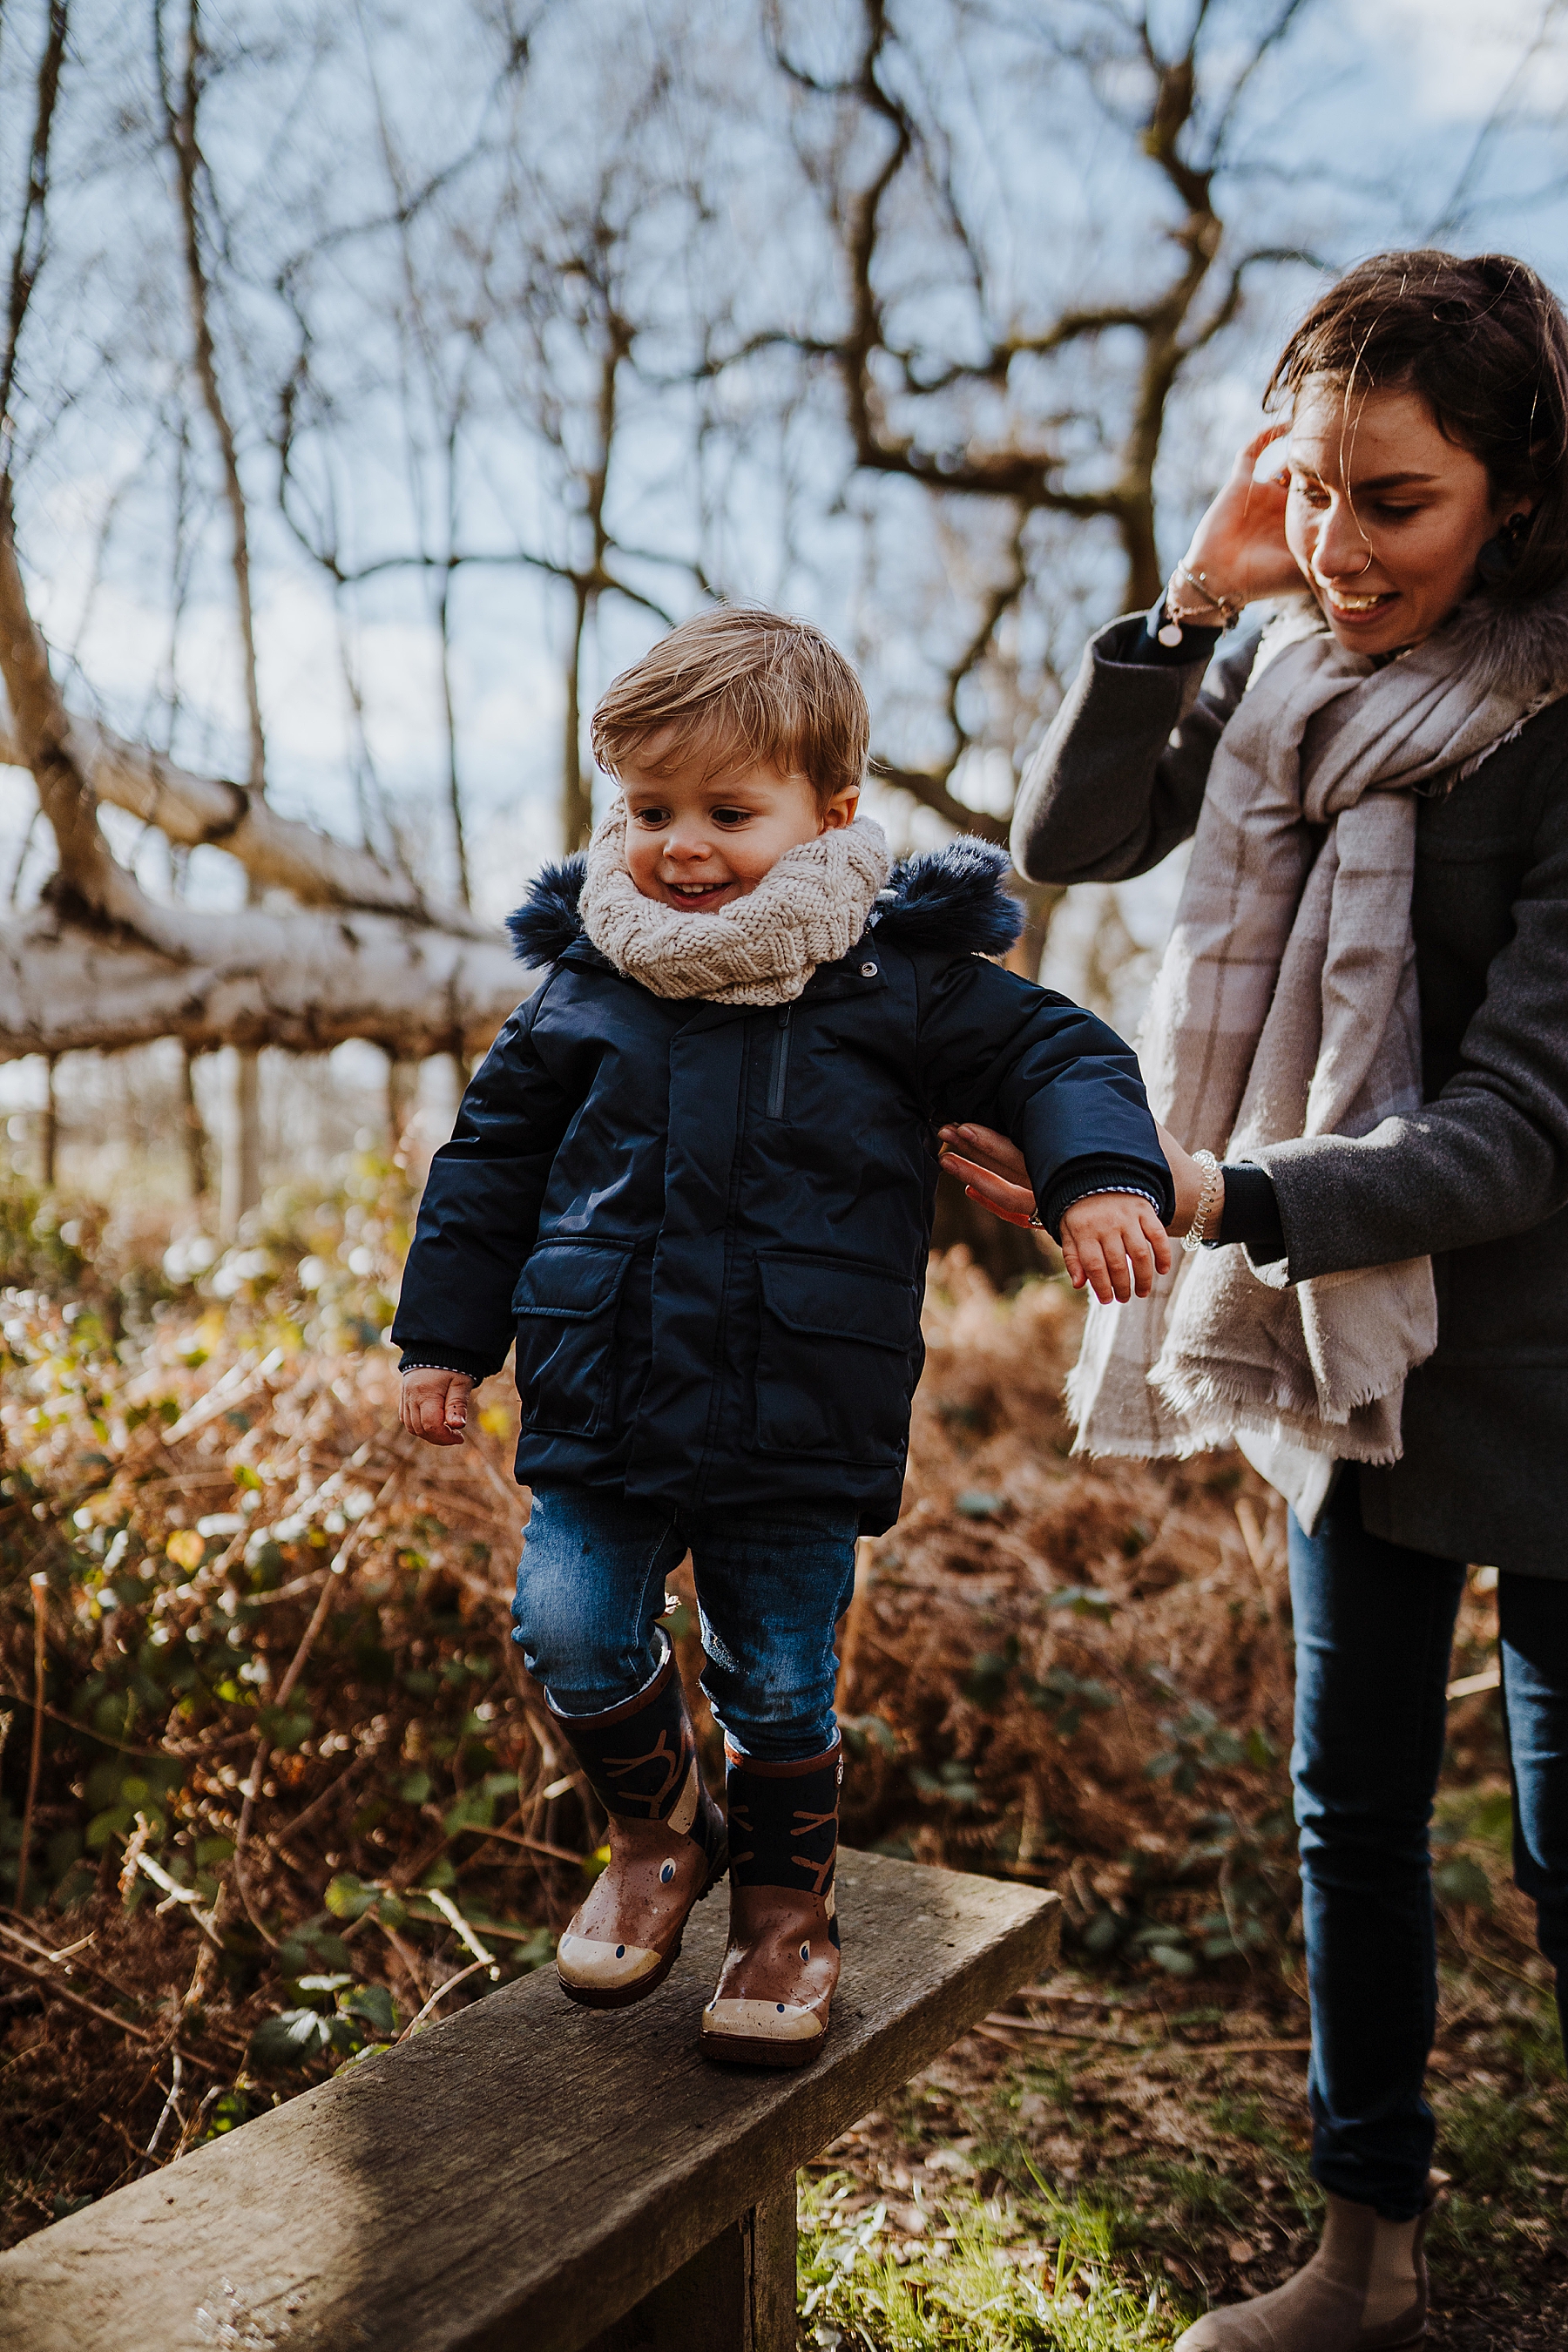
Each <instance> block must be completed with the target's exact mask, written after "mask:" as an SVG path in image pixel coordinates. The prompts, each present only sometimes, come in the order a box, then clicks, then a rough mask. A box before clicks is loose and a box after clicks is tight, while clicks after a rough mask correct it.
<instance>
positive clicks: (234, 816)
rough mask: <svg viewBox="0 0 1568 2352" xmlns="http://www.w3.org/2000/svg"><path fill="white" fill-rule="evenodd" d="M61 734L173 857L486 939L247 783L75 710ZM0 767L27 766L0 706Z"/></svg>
mask: <svg viewBox="0 0 1568 2352" xmlns="http://www.w3.org/2000/svg"><path fill="white" fill-rule="evenodd" d="M66 730H67V733H68V740H69V746H70V751H71V755H72V757H73V760H74V761H75V764H76V766H77V767H78V768H79V771H80V773H81V777H82V781H83V782H84V783H85V785H86V786H87V789H88V791H89V793H90V794H91V796H92V798H93V799H94V800H98V801H107V802H108V803H110V807H112V808H121V809H125V810H127V811H129V813H130V814H131V815H132V816H136V817H140V818H141V820H142V823H143V824H154V825H156V826H157V828H158V830H159V832H160V833H161V834H163V836H164V838H165V840H167V841H170V842H172V843H173V844H174V846H175V847H176V848H177V849H195V848H197V847H198V846H200V845H203V844H205V845H210V846H211V847H213V848H216V849H221V850H224V851H226V854H227V855H228V856H230V857H233V858H236V859H237V861H238V863H239V864H240V865H241V866H243V867H244V869H245V871H246V873H247V876H248V877H249V878H250V880H251V882H252V883H253V884H255V885H256V886H257V887H259V888H262V889H279V890H287V891H289V893H290V894H291V895H292V896H293V897H294V898H297V899H299V900H300V903H301V905H303V906H307V907H364V908H376V909H378V910H379V911H380V912H382V913H384V914H388V915H416V916H418V917H419V919H421V920H422V921H425V922H434V923H439V924H441V925H442V927H443V928H444V929H447V930H458V931H462V932H464V933H466V934H467V935H468V937H470V938H475V939H478V938H481V937H482V938H487V939H488V938H493V937H494V929H493V926H491V927H486V926H483V925H481V924H480V923H479V922H478V921H477V920H476V919H474V917H473V916H472V915H469V914H468V913H467V912H466V911H465V909H463V908H459V907H454V906H451V905H448V904H445V903H443V902H442V901H441V900H439V899H438V898H433V897H430V896H427V895H426V893H425V892H424V891H422V890H421V889H420V888H419V887H418V885H417V884H416V883H415V882H414V881H412V880H410V878H409V877H408V876H407V875H405V874H399V873H397V872H395V870H394V869H393V868H392V867H391V866H386V865H384V863H383V862H382V860H381V859H380V858H379V857H377V856H374V854H373V853H372V852H371V851H369V850H366V849H356V848H353V847H351V845H349V844H348V843H347V842H346V841H335V840H334V839H333V838H332V836H331V835H330V834H326V833H319V832H318V831H317V830H316V828H315V826H314V825H310V824H303V823H301V822H300V820H299V819H298V818H295V817H286V816H279V815H278V814H276V812H275V811H274V810H272V809H271V808H269V807H268V804H267V803H266V801H265V800H263V799H262V798H260V797H259V795H258V794H256V793H252V792H251V790H250V788H249V786H248V785H247V784H238V783H234V782H229V781H228V780H227V779H225V778H219V777H216V776H198V775H195V774H194V773H193V772H191V770H190V769H188V768H182V767H179V766H177V765H176V764H175V762H174V761H173V760H170V759H166V758H165V757H164V756H163V753H162V752H160V751H151V750H149V749H148V748H147V746H146V745H144V744H141V743H128V742H127V741H126V740H125V739H124V737H123V736H121V735H116V734H115V733H114V732H113V731H112V730H110V728H107V727H100V725H99V723H98V721H97V720H96V719H87V718H84V717H82V716H81V714H80V713H79V712H77V711H69V712H68V713H67V714H66ZM0 761H3V762H4V763H5V764H6V765H7V766H16V767H18V768H27V767H31V765H32V758H31V755H30V753H29V750H28V744H27V739H26V734H25V732H24V730H23V729H22V728H21V727H20V726H19V725H18V723H17V721H16V718H15V717H14V715H13V713H12V710H11V709H10V708H9V707H8V706H7V705H0ZM12 896H13V898H15V891H13V894H12Z"/></svg>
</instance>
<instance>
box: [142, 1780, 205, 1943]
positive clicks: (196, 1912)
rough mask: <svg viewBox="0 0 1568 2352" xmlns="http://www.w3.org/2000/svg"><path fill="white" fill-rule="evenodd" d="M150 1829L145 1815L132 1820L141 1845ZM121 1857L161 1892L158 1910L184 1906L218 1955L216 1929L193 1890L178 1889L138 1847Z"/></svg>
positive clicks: (160, 1865)
mask: <svg viewBox="0 0 1568 2352" xmlns="http://www.w3.org/2000/svg"><path fill="white" fill-rule="evenodd" d="M151 1828H152V1824H151V1822H149V1821H148V1819H147V1817H146V1815H145V1814H144V1813H138V1814H137V1816H136V1829H137V1833H138V1835H139V1836H140V1837H142V1841H143V1843H145V1839H146V1835H147V1833H148V1832H150V1831H151ZM125 1853H126V1860H127V1862H128V1863H129V1864H132V1867H133V1868H135V1869H137V1870H139V1871H140V1872H141V1873H142V1876H143V1877H144V1878H150V1879H151V1880H152V1882H153V1885H154V1886H161V1887H162V1888H163V1894H164V1896H165V1898H166V1899H165V1900H164V1901H163V1902H162V1903H160V1904H159V1906H158V1908H159V1910H160V1911H166V1910H167V1909H168V1908H169V1905H170V1904H171V1903H183V1904H184V1905H185V1906H186V1907H187V1908H188V1910H189V1912H190V1915H191V1917H192V1918H193V1919H194V1920H195V1924H196V1926H197V1927H199V1928H200V1929H201V1931H202V1933H203V1935H204V1936H205V1937H206V1939H207V1941H208V1943H210V1944H216V1946H217V1948H218V1949H219V1951H222V1949H223V1937H221V1936H220V1935H219V1934H218V1932H217V1927H216V1924H215V1923H214V1921H213V1919H212V1917H211V1916H210V1915H209V1914H208V1913H207V1912H205V1911H204V1910H203V1909H202V1908H201V1900H202V1898H201V1896H200V1895H198V1894H197V1892H196V1890H195V1887H194V1886H182V1885H180V1882H179V1880H178V1879H177V1878H171V1877H170V1875H169V1874H168V1872H167V1871H166V1870H165V1869H164V1868H163V1865H162V1864H160V1863H156V1862H154V1861H153V1859H152V1857H151V1856H150V1855H149V1854H147V1853H144V1852H143V1851H142V1846H141V1845H137V1846H136V1847H135V1850H134V1855H133V1856H132V1847H131V1846H127V1847H126V1849H125Z"/></svg>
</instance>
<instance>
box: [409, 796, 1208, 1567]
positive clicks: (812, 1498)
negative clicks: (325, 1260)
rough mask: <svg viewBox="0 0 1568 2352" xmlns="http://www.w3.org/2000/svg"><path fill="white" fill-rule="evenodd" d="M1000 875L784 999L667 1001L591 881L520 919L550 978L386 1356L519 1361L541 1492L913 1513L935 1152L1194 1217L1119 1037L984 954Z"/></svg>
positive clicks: (956, 848)
mask: <svg viewBox="0 0 1568 2352" xmlns="http://www.w3.org/2000/svg"><path fill="white" fill-rule="evenodd" d="M1005 870H1006V859H1005V856H1003V854H1002V853H1001V852H1000V851H999V850H995V849H993V848H992V847H990V845H988V844H986V843H984V842H979V841H973V840H963V841H959V842H955V843H953V844H952V845H949V847H948V848H946V849H945V850H943V851H942V852H941V853H940V854H938V855H936V856H930V857H923V858H914V859H910V860H906V861H905V862H904V863H903V864H902V865H900V866H898V867H897V868H896V869H895V871H894V874H893V877H892V880H891V884H890V887H889V890H887V891H885V892H884V893H883V894H882V898H881V899H880V901H879V904H878V907H877V908H876V909H875V910H874V913H873V916H872V919H871V922H870V924H869V925H868V928H867V929H866V932H865V934H864V936H863V937H862V938H861V940H859V942H858V945H856V946H855V947H854V948H852V949H851V950H850V951H849V953H848V954H847V956H845V957H843V958H842V959H841V960H840V961H838V962H837V963H831V964H824V965H821V966H819V967H818V969H817V971H816V972H815V973H814V974H813V976H812V978H811V980H810V981H809V982H807V984H806V987H805V992H804V993H803V994H802V995H801V996H800V997H798V998H797V999H796V1000H795V1002H794V1003H789V1004H784V1005H779V1006H767V1007H764V1008H762V1009H760V1010H759V1009H758V1008H756V1007H754V1006H746V1005H726V1004H713V1003H707V1002H706V1001H703V1000H692V999H684V1000H679V1001H672V1000H670V999H667V998H662V997H658V996H655V995H653V994H652V993H651V992H649V991H648V990H647V989H646V988H644V987H643V986H642V985H641V984H640V983H639V982H637V981H633V980H629V979H627V978H626V977H625V975H623V974H622V973H620V972H618V971H616V969H615V967H614V966H613V965H612V964H610V963H609V962H607V961H606V960H605V958H604V957H603V956H602V955H601V954H600V953H599V951H598V950H597V949H596V948H595V947H594V946H593V945H592V943H591V942H590V940H588V939H587V937H586V935H585V933H584V930H583V926H582V921H581V918H580V916H579V914H578V911H577V899H578V894H579V892H580V890H581V887H582V861H581V860H580V859H570V860H568V861H567V863H566V864H565V865H564V866H557V867H554V868H552V869H550V870H547V871H546V872H545V873H544V874H542V876H541V877H539V879H538V880H537V881H536V882H535V884H534V885H533V887H532V891H531V896H530V898H529V899H528V901H527V903H526V904H525V905H524V906H523V907H522V908H520V910H519V911H518V913H517V914H515V915H514V916H513V917H512V918H511V926H510V928H511V930H512V933H513V937H514V939H515V940H516V943H517V949H518V953H519V955H520V956H521V957H522V958H523V959H524V960H525V961H528V962H529V963H531V964H535V965H538V964H545V965H546V967H547V969H546V970H545V972H544V976H543V978H542V981H541V982H540V984H539V986H538V987H537V988H536V989H535V991H534V992H533V994H532V995H531V996H530V997H529V998H528V999H527V1000H526V1002H525V1003H522V1004H521V1005H520V1006H519V1007H518V1009H517V1011H516V1012H515V1013H513V1014H512V1016H511V1018H510V1020H509V1021H508V1023H507V1024H506V1025H505V1027H504V1028H503V1029H502V1031H501V1033H500V1036H499V1037H498V1038H497V1039H496V1042H495V1044H494V1045H493V1046H492V1047H491V1049H490V1052H489V1055H488V1056H487V1057H486V1059H485V1061H484V1063H483V1064H482V1066H480V1068H479V1071H478V1072H477V1073H476V1074H475V1076H474V1078H473V1080H472V1081H471V1083H470V1085H469V1086H468V1091H467V1093H466V1094H465V1095H464V1097H463V1103H462V1108H461V1109H460V1111H459V1113H458V1123H457V1127H456V1129H455V1130H454V1132H453V1136H452V1139H451V1141H450V1142H449V1143H447V1144H446V1145H445V1146H443V1148H442V1150H440V1151H438V1152H437V1155H436V1158H435V1160H434V1162H433V1164H432V1166H431V1170H430V1176H429V1181H428V1182H427V1183H426V1189H425V1196H424V1200H423V1202H421V1205H420V1211H419V1223H418V1229H417V1231H416V1235H415V1240H414V1246H413V1249H412V1251H411V1252H410V1255H409V1259H408V1265H407V1268H406V1270H405V1276H404V1282H403V1295H402V1298H401V1301H400V1304H399V1307H398V1311H397V1318H396V1321H395V1324H394V1326H393V1338H394V1340H395V1342H396V1343H397V1344H399V1345H400V1346H401V1347H402V1348H403V1349H404V1351H405V1356H406V1357H407V1358H408V1360H411V1361H412V1362H416V1363H420V1362H426V1363H435V1364H441V1365H446V1366H448V1367H450V1368H451V1369H453V1370H458V1371H467V1372H470V1373H472V1374H473V1375H474V1376H475V1377H476V1378H481V1377H484V1376H486V1375H488V1374H489V1373H491V1372H494V1371H496V1370H499V1369H500V1365H501V1364H502V1363H503V1362H504V1360H505V1358H506V1353H507V1349H509V1347H510V1346H511V1345H512V1343H513V1340H514V1339H515V1342H516V1347H517V1361H516V1370H517V1384H518V1391H519V1393H520V1396H521V1402H522V1432H521V1440H520V1442H519V1445H518V1452H517V1475H518V1476H519V1477H520V1478H521V1479H523V1480H526V1481H528V1482H529V1483H530V1484H537V1485H547V1486H550V1485H553V1486H608V1487H613V1488H614V1489H615V1490H616V1492H617V1493H625V1494H627V1495H632V1496H638V1497H641V1498H646V1499H647V1500H649V1501H658V1502H665V1503H668V1504H669V1505H670V1506H672V1507H685V1508H688V1509H699V1508H723V1507H745V1508H747V1509H756V1508H768V1507H787V1506H789V1505H791V1504H794V1505H795V1506H796V1507H802V1506H806V1505H814V1506H816V1507H818V1508H820V1507H823V1506H824V1505H826V1506H828V1507H837V1508H843V1507H848V1508H851V1509H858V1512H859V1514H860V1524H861V1527H862V1528H863V1530H864V1532H865V1533H867V1534H868V1535H877V1534H880V1533H881V1531H882V1530H883V1529H884V1528H888V1527H890V1526H891V1525H892V1523H893V1521H894V1519H895V1518H896V1517H898V1511H899V1497H900V1489H901V1486H902V1484H903V1475H904V1457H905V1453H906V1449H907V1446H908V1442H909V1423H910V1397H911V1395H912V1394H913V1391H914V1386H915V1382H916V1381H917V1380H918V1379H919V1377H920V1371H921V1363H922V1361H923V1360H924V1350H923V1348H922V1346H921V1335H920V1309H921V1297H922V1294H923V1291H924V1286H925V1268H926V1257H927V1253H928V1250H929V1247H930V1242H931V1211H932V1206H933V1202H934V1198H935V1192H936V1177H937V1166H938V1161H937V1146H936V1137H935V1130H936V1129H937V1127H938V1126H939V1125H941V1124H942V1123H944V1122H946V1121H950V1120H960V1119H976V1120H983V1121H984V1123H985V1124H986V1125H988V1126H991V1127H995V1128H999V1129H1002V1130H1003V1132H1004V1133H1005V1134H1007V1135H1009V1136H1011V1137H1012V1138H1013V1139H1014V1141H1015V1142H1016V1144H1017V1145H1018V1146H1019V1148H1020V1149H1021V1150H1022V1151H1023V1153H1024V1155H1025V1158H1026V1160H1027V1161H1028V1165H1029V1173H1030V1176H1031V1178H1032V1179H1033V1181H1034V1184H1035V1189H1036V1193H1037V1198H1038V1200H1039V1201H1040V1202H1041V1203H1042V1214H1043V1216H1044V1218H1045V1222H1046V1223H1047V1225H1049V1226H1050V1227H1051V1229H1052V1230H1053V1231H1054V1230H1055V1229H1056V1225H1057V1221H1058V1219H1059V1217H1060V1215H1061V1213H1062V1211H1063V1210H1064V1209H1065V1208H1067V1207H1068V1205H1069V1204H1070V1202H1072V1201H1073V1200H1075V1199H1077V1198H1079V1197H1080V1196H1081V1195H1082V1194H1083V1193H1085V1192H1100V1191H1104V1190H1107V1189H1112V1188H1114V1187H1116V1186H1117V1185H1129V1186H1133V1187H1136V1188H1137V1189H1139V1190H1141V1191H1144V1192H1150V1193H1152V1195H1153V1196H1154V1198H1155V1199H1156V1200H1157V1201H1158V1202H1160V1203H1161V1213H1162V1214H1163V1216H1165V1217H1166V1218H1169V1216H1170V1215H1171V1213H1172V1210H1173V1189H1172V1184H1171V1177H1170V1171H1169V1170H1168V1169H1167V1167H1166V1165H1165V1161H1164V1159H1163V1155H1162V1153H1161V1150H1160V1147H1159V1142H1158V1139H1157V1137H1156V1135H1155V1130H1154V1124H1153V1121H1152V1118H1151V1117H1150V1114H1149V1108H1148V1105H1147V1103H1146V1102H1145V1100H1144V1095H1143V1087H1142V1081H1141V1079H1140V1077H1139V1075H1138V1065H1137V1061H1136V1059H1135V1057H1134V1056H1133V1055H1132V1053H1131V1050H1130V1049H1129V1048H1128V1047H1127V1046H1126V1045H1123V1043H1122V1041H1121V1038H1119V1037H1118V1036H1117V1035H1116V1034H1115V1033H1114V1031H1112V1030H1110V1029H1109V1028H1107V1026H1106V1025H1105V1024H1104V1023H1103V1022H1102V1021H1099V1020H1097V1019H1096V1018H1095V1017H1094V1015H1093V1014H1092V1013H1085V1012H1082V1011H1080V1010H1079V1007H1078V1006H1076V1005H1074V1004H1071V1003H1068V1000H1067V999H1066V998H1065V997H1061V996H1057V995H1054V994H1052V993H1051V992H1049V991H1048V990H1046V989H1041V988H1037V987H1035V986H1033V985H1032V984H1031V983H1030V982H1028V981H1026V980H1022V979H1020V978H1018V976H1017V975H1016V973H1013V972H1010V971H1005V970H1003V969H1002V968H1000V967H999V966H998V965H997V964H995V963H993V962H990V961H986V959H987V958H988V957H990V956H994V955H996V954H998V953H1000V952H1001V951H1002V950H1005V948H1006V947H1007V946H1008V945H1010V943H1011V941H1012V940H1013V938H1014V937H1015V935H1016V929H1017V922H1018V915H1017V908H1016V901H1015V900H1013V899H1012V898H1010V897H1009V896H1008V895H1007V893H1006V892H1005V890H1004V889H1003V887H1002V876H1003V874H1004V873H1005Z"/></svg>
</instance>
